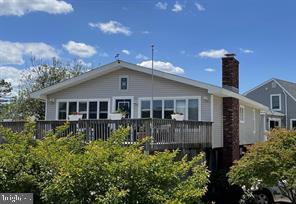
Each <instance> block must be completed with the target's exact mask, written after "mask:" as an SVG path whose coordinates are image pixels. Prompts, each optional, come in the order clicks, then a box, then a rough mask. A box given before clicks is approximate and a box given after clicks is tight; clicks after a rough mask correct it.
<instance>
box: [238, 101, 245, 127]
mask: <svg viewBox="0 0 296 204" xmlns="http://www.w3.org/2000/svg"><path fill="white" fill-rule="evenodd" d="M241 109H242V110H243V116H242V120H241V111H240V110H241ZM245 117H246V108H245V106H244V105H240V106H239V122H240V123H245Z"/></svg>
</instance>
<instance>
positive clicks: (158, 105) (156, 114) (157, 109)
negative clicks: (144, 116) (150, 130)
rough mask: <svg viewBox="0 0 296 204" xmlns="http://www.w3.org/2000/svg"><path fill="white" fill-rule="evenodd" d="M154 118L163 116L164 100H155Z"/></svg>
mask: <svg viewBox="0 0 296 204" xmlns="http://www.w3.org/2000/svg"><path fill="white" fill-rule="evenodd" d="M153 118H162V101H161V100H155V101H153Z"/></svg>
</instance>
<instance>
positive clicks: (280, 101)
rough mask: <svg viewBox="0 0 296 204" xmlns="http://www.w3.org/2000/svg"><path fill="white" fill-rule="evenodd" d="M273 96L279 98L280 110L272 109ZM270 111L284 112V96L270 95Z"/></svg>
mask: <svg viewBox="0 0 296 204" xmlns="http://www.w3.org/2000/svg"><path fill="white" fill-rule="evenodd" d="M273 96H278V97H279V108H277V109H273V108H272V97H273ZM270 110H273V111H281V110H282V94H270Z"/></svg>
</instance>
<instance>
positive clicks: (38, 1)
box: [0, 0, 74, 16]
mask: <svg viewBox="0 0 296 204" xmlns="http://www.w3.org/2000/svg"><path fill="white" fill-rule="evenodd" d="M73 10H74V9H73V7H72V5H71V4H69V3H67V2H65V1H58V0H30V1H27V0H0V16H8V15H16V16H22V15H25V14H26V13H30V12H34V11H42V12H47V13H50V14H62V13H69V12H72V11H73Z"/></svg>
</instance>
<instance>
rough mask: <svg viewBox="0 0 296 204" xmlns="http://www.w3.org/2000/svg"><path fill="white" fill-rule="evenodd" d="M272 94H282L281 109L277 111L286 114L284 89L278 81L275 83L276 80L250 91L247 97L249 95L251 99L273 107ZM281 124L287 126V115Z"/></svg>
mask: <svg viewBox="0 0 296 204" xmlns="http://www.w3.org/2000/svg"><path fill="white" fill-rule="evenodd" d="M273 85H274V86H273ZM271 94H280V95H281V110H280V111H276V112H280V113H283V114H286V109H285V103H286V102H285V100H286V99H285V94H284V92H283V89H282V88H281V87H280V86H279V85H278V84H277V83H275V82H274V81H270V82H268V83H267V84H265V85H263V86H261V87H258V88H257V89H254V90H253V91H251V92H250V93H248V94H246V97H248V98H250V99H252V100H254V101H257V102H259V103H262V104H264V105H266V106H267V107H269V108H270V109H271V107H270V95H271ZM287 97H289V96H287ZM287 101H288V100H287ZM289 111H290V110H289ZM267 121H268V118H267ZM288 122H289V121H288ZM266 125H267V126H268V124H266ZM281 125H282V127H285V126H286V119H285V117H283V118H282V120H281Z"/></svg>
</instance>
